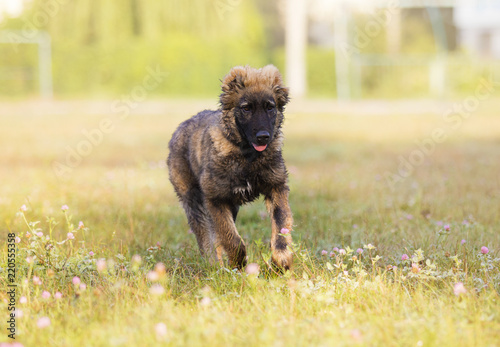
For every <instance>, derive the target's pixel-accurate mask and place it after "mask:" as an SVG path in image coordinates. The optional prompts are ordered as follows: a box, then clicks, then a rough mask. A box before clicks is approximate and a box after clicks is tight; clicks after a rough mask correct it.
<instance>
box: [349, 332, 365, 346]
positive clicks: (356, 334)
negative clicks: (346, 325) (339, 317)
mask: <svg viewBox="0 0 500 347" xmlns="http://www.w3.org/2000/svg"><path fill="white" fill-rule="evenodd" d="M350 335H351V338H352V339H353V340H354V341H355V342H357V343H361V342H362V341H363V335H362V334H361V331H359V330H358V329H353V330H351V332H350Z"/></svg>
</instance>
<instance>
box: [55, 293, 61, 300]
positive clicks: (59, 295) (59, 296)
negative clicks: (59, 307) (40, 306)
mask: <svg viewBox="0 0 500 347" xmlns="http://www.w3.org/2000/svg"><path fill="white" fill-rule="evenodd" d="M62 296H63V295H62V293H61V292H56V293H55V294H54V298H56V299H58V300H59V299H61V298H62Z"/></svg>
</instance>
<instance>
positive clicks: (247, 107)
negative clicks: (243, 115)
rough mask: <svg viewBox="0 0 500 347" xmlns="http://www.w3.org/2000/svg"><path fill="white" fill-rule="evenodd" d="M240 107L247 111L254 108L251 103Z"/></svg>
mask: <svg viewBox="0 0 500 347" xmlns="http://www.w3.org/2000/svg"><path fill="white" fill-rule="evenodd" d="M240 108H241V109H242V110H243V111H245V112H249V111H251V110H252V108H251V107H250V105H242V106H241V107H240Z"/></svg>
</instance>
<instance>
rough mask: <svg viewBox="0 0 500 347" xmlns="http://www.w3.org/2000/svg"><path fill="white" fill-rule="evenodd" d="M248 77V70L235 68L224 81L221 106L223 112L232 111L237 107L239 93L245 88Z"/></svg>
mask: <svg viewBox="0 0 500 347" xmlns="http://www.w3.org/2000/svg"><path fill="white" fill-rule="evenodd" d="M246 77H247V68H246V67H243V66H235V67H233V68H232V69H231V71H229V73H228V74H227V75H226V76H225V77H224V78H223V79H222V85H221V88H222V94H221V95H220V104H221V106H222V109H223V110H230V109H232V108H233V107H235V106H236V105H237V102H238V93H239V91H241V90H243V89H244V88H245V79H246Z"/></svg>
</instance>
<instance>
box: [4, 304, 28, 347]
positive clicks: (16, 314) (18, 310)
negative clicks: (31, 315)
mask: <svg viewBox="0 0 500 347" xmlns="http://www.w3.org/2000/svg"><path fill="white" fill-rule="evenodd" d="M14 315H15V316H16V318H23V316H24V312H23V311H22V310H20V309H18V308H16V309H15V310H14ZM0 346H1V345H0ZM14 346H15V345H12V347H14Z"/></svg>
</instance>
